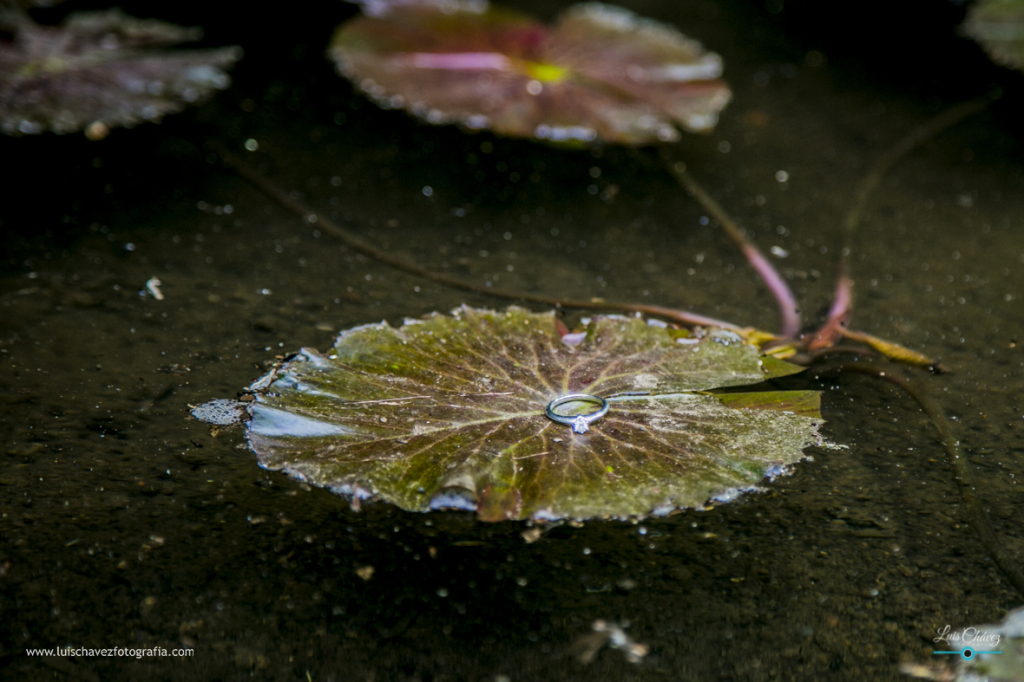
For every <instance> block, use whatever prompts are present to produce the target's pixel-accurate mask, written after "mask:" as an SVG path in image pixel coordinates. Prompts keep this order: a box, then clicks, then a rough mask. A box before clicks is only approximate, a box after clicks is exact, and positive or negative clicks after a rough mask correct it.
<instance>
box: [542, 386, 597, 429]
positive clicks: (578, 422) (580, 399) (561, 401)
mask: <svg viewBox="0 0 1024 682" xmlns="http://www.w3.org/2000/svg"><path fill="white" fill-rule="evenodd" d="M566 403H593V404H594V405H597V406H598V407H597V410H595V411H594V412H590V413H589V414H574V415H568V414H559V413H557V412H555V408H557V407H561V406H562V405H565V404H566ZM544 414H545V415H546V416H547V418H548V419H550V420H551V421H553V422H558V423H559V424H565V425H566V426H571V427H572V430H573V431H575V432H576V433H583V432H585V431H587V430H588V429H589V428H590V423H591V422H594V421H597V420H598V419H600V418H601V417H603V416H605V415H606V414H608V401H607V400H605V399H604V398H602V397H600V396H596V395H590V394H589V393H571V394H569V395H563V396H562V397H561V398H555V399H554V400H552V401H551V402H550V403H548V409H547V410H545V411H544Z"/></svg>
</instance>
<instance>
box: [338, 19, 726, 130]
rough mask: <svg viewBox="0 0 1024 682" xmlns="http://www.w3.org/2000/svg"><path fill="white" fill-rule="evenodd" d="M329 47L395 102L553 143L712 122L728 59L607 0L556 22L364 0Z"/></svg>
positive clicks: (365, 85)
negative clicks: (360, 11)
mask: <svg viewBox="0 0 1024 682" xmlns="http://www.w3.org/2000/svg"><path fill="white" fill-rule="evenodd" d="M361 4H363V6H364V11H365V12H366V14H367V15H370V16H366V15H363V16H359V17H356V18H355V19H352V20H350V21H347V22H345V23H344V24H342V25H341V26H340V27H339V28H338V30H337V31H336V32H335V35H334V38H333V39H332V43H331V47H330V50H329V51H328V54H329V56H330V57H331V58H332V59H333V60H334V61H335V63H336V64H337V66H338V70H339V71H340V72H341V74H342V75H344V76H345V77H346V78H348V79H350V80H352V82H353V83H355V84H357V85H358V86H359V87H360V88H361V89H362V90H363V91H364V92H365V93H367V95H369V96H370V97H371V98H373V99H374V100H375V101H376V102H377V103H378V104H379V105H380V106H382V107H384V108H389V109H390V108H404V109H407V110H408V111H410V112H412V113H413V114H416V115H417V116H421V117H422V118H424V119H425V120H427V121H428V122H430V123H436V124H441V123H461V124H462V125H464V126H466V127H468V128H471V129H480V128H489V129H491V130H493V131H494V132H495V133H498V134H499V135H507V136H512V137H529V138H535V139H542V140H546V141H551V142H575V143H578V142H591V141H594V140H595V139H601V140H604V141H606V142H614V143H618V144H628V145H644V144H652V143H657V142H666V141H672V140H677V139H678V138H679V132H678V130H677V126H678V127H680V128H683V129H685V130H690V131H698V132H707V131H710V130H711V129H713V128H714V127H715V124H716V123H717V122H718V113H719V112H720V111H721V110H722V108H723V107H724V106H725V105H726V104H727V103H728V101H729V99H730V97H731V94H730V91H729V86H728V85H726V84H725V82H724V81H722V80H720V79H719V77H720V76H721V73H722V59H721V58H720V57H719V56H718V55H717V54H714V53H712V52H705V51H704V49H703V48H702V47H701V45H700V43H698V42H697V41H695V40H692V39H690V38H687V37H686V36H684V35H683V34H682V33H680V32H679V31H677V30H676V29H675V28H673V27H672V26H669V25H667V24H662V23H659V22H656V21H653V20H651V19H645V18H642V17H639V16H637V15H635V14H633V13H632V12H630V11H628V10H625V9H622V8H620V7H613V6H611V5H604V4H601V3H585V4H581V5H575V6H573V7H570V8H569V9H567V10H566V11H565V12H563V13H562V14H561V15H560V16H559V17H558V19H557V20H556V22H555V24H554V25H553V26H546V25H544V24H542V23H540V22H539V21H537V20H535V19H534V18H532V17H530V16H528V15H525V14H521V13H518V12H514V11H512V10H507V9H502V8H499V7H491V6H489V5H488V3H487V2H484V1H480V0H470V1H465V2H463V1H460V0H455V1H451V2H432V1H430V0H416V1H413V2H401V1H391V0H389V1H387V2H374V1H373V0H363V2H361Z"/></svg>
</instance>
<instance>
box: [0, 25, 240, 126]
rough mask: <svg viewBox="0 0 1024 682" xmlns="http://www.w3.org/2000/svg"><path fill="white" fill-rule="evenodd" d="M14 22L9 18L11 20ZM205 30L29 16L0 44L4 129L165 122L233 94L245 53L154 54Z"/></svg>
mask: <svg viewBox="0 0 1024 682" xmlns="http://www.w3.org/2000/svg"><path fill="white" fill-rule="evenodd" d="M10 16H11V15H8V19H9V18H10ZM201 35H202V31H200V30H199V29H196V28H184V27H181V26H175V25H173V24H168V23H165V22H162V21H155V20H141V19H134V18H132V17H128V16H126V15H125V14H123V13H122V12H120V11H119V10H109V11H106V12H91V13H79V14H72V15H71V16H70V17H69V18H68V20H67V21H66V22H65V23H64V24H63V25H61V26H59V27H45V26H39V25H37V24H35V23H33V22H32V21H31V20H29V19H28V18H27V17H23V18H22V19H21V20H20V21H18V22H16V25H15V30H14V37H13V40H11V41H9V42H0V130H2V131H3V132H4V133H7V134H8V135H19V134H32V133H41V132H45V131H52V132H55V133H68V132H72V131H77V130H85V131H86V133H87V134H88V135H89V137H91V138H94V139H99V138H102V137H103V136H105V135H106V133H107V131H108V130H109V129H110V128H113V127H115V126H129V127H130V126H133V125H135V124H137V123H141V122H143V121H159V120H160V119H161V118H162V117H163V116H164V115H166V114H168V113H172V112H175V111H179V110H181V109H183V108H184V107H185V106H186V105H187V104H191V103H194V102H199V101H201V100H202V99H204V98H206V97H207V96H208V95H210V94H211V93H212V92H214V91H215V90H219V89H223V88H225V87H227V86H228V85H229V84H230V82H231V80H230V78H229V77H228V75H227V73H225V69H228V68H230V67H231V66H232V65H233V64H234V63H235V61H237V60H238V59H239V57H240V56H241V50H240V49H239V48H237V47H228V48H220V49H210V50H176V51H169V50H159V51H158V50H154V49H151V48H154V47H164V46H169V45H174V44H176V43H181V42H187V41H193V40H197V39H199V37H201Z"/></svg>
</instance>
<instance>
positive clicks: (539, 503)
mask: <svg viewBox="0 0 1024 682" xmlns="http://www.w3.org/2000/svg"><path fill="white" fill-rule="evenodd" d="M569 338H570V337H566V340H565V341H563V338H562V336H561V335H560V333H559V331H558V329H557V328H556V324H555V317H554V313H552V312H548V313H532V312H529V311H527V310H523V309H521V308H510V309H508V310H507V311H504V312H496V311H491V310H477V309H472V308H468V307H463V308H461V309H458V310H456V311H454V312H453V314H452V315H451V316H446V315H440V314H436V313H435V314H434V315H431V316H429V317H427V318H425V319H421V320H406V322H405V324H404V325H402V326H401V327H399V328H394V327H391V326H389V325H388V324H387V323H384V322H382V323H379V324H369V325H365V326H361V327H356V328H354V329H351V330H348V331H346V332H343V333H342V334H341V336H339V337H338V339H337V341H336V343H335V345H334V347H333V348H332V349H331V350H330V351H329V352H328V353H326V354H321V353H319V352H317V351H315V350H311V349H303V350H302V351H301V352H300V353H298V354H297V355H296V356H295V357H294V358H292V359H291V360H289V361H288V362H286V363H284V364H283V365H282V366H281V367H279V368H278V369H276V370H275V371H274V372H273V373H271V375H268V376H266V377H264V378H263V379H261V380H259V381H258V382H256V384H254V385H253V387H252V390H253V392H254V393H255V396H256V400H255V401H254V402H252V403H250V405H249V412H250V414H251V417H252V418H251V420H250V421H249V422H248V424H247V425H246V429H247V437H248V440H249V444H250V446H251V447H252V449H253V450H254V451H255V452H256V453H257V456H258V458H259V462H260V464H261V465H262V466H264V467H265V468H267V469H271V470H282V471H285V472H287V473H289V474H290V475H292V476H294V477H296V478H299V479H301V480H304V481H306V482H308V483H310V484H313V485H318V486H324V487H327V488H330V489H331V490H333V491H335V492H338V493H341V494H343V495H347V496H349V497H350V498H352V499H353V502H354V504H356V505H358V503H359V501H360V500H364V499H369V498H379V499H383V500H386V501H388V502H391V503H393V504H396V505H398V506H399V507H402V508H403V509H407V510H412V511H428V510H431V509H441V508H457V509H466V510H473V511H476V512H477V514H478V516H479V517H480V518H481V519H483V520H488V521H495V520H502V519H528V518H533V519H536V520H555V519H563V518H573V519H585V518H592V517H617V518H627V517H641V516H644V515H647V514H651V513H654V514H666V513H669V512H670V511H672V510H674V509H680V508H686V507H701V506H703V505H705V504H706V503H708V502H709V501H710V500H716V499H718V500H725V501H727V500H730V499H732V498H734V497H736V496H737V495H738V494H739V493H740V492H742V491H746V490H752V489H755V488H756V487H757V484H758V483H759V482H760V481H762V479H764V478H765V477H766V476H767V477H774V476H776V475H780V474H782V473H785V472H786V470H787V467H788V466H789V465H790V464H792V463H794V462H796V461H798V460H800V459H801V458H802V457H803V449H804V448H805V447H807V446H810V445H821V444H824V441H823V439H822V437H821V436H820V435H819V433H818V426H819V425H820V424H821V422H822V419H821V415H820V414H819V412H818V409H817V400H818V393H817V392H815V391H787V392H773V393H764V392H759V393H755V394H752V397H749V398H748V399H746V400H744V399H743V398H742V396H743V395H744V394H736V393H731V394H729V395H728V396H724V397H723V396H715V395H710V394H707V393H705V391H707V390H709V389H713V388H719V387H727V386H742V385H747V384H754V383H758V382H761V381H763V380H764V379H766V378H770V377H772V376H778V375H781V374H785V373H789V372H790V371H791V369H792V368H793V366H792V365H788V366H785V367H783V366H782V365H783V364H784V363H778V362H775V363H771V368H768V367H766V365H765V363H764V362H762V359H761V357H760V355H759V353H758V351H757V349H756V348H755V347H753V346H751V345H749V344H747V343H746V342H744V341H743V340H742V339H741V338H740V337H739V336H738V335H737V334H735V333H734V332H731V331H725V330H701V331H700V332H698V333H696V334H693V335H685V334H681V333H680V332H679V331H678V330H673V329H670V328H667V327H666V326H665V325H664V324H662V323H656V322H653V321H652V322H647V321H644V320H642V319H639V318H626V317H618V316H612V317H598V318H596V319H593V320H590V321H589V323H588V324H587V325H586V328H585V336H583V338H582V340H579V337H575V338H572V339H571V344H572V345H570V343H567V341H569ZM570 393H586V394H590V395H595V396H600V397H602V398H606V399H607V400H608V402H609V404H610V410H609V412H608V414H607V415H606V416H604V417H602V418H600V419H597V420H596V421H593V422H591V423H590V424H589V430H587V431H586V432H585V433H582V434H581V433H576V432H575V431H574V430H573V429H571V428H570V427H569V426H566V425H564V424H561V423H556V422H554V421H552V420H550V419H548V418H547V417H546V416H545V408H546V407H547V405H548V403H549V402H550V401H551V400H553V399H555V398H557V397H559V396H563V395H566V394H570ZM737 408H738V409H737ZM592 409H593V406H592V405H590V406H585V411H589V410H592ZM560 411H561V412H563V413H571V410H570V409H563V410H560Z"/></svg>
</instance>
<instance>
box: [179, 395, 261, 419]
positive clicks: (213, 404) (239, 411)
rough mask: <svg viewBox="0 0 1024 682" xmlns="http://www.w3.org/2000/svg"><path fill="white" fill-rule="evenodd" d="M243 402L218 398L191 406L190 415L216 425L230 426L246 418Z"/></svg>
mask: <svg viewBox="0 0 1024 682" xmlns="http://www.w3.org/2000/svg"><path fill="white" fill-rule="evenodd" d="M245 405H246V404H245V403H243V402H242V401H240V400H231V399H228V398H218V399H217V400H211V401H210V402H208V403H203V404H202V405H198V406H196V407H193V408H192V416H193V417H195V418H196V419H198V420H199V421H203V422H206V423H207V424H214V425H216V426H232V425H234V424H238V423H239V422H241V421H243V420H245V419H247V418H248V416H249V414H248V412H246V410H245Z"/></svg>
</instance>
